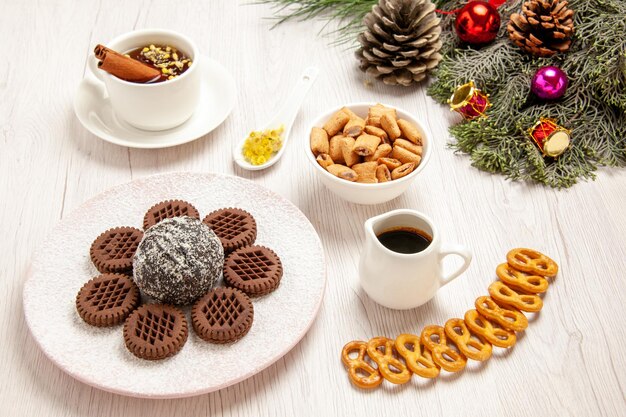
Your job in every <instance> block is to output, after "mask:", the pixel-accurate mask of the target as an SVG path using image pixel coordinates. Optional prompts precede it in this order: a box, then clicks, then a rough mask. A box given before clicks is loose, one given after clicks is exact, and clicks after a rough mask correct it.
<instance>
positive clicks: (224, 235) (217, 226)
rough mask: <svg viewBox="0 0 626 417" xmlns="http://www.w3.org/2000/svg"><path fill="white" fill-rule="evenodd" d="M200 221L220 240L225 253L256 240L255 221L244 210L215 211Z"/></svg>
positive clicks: (226, 209)
mask: <svg viewBox="0 0 626 417" xmlns="http://www.w3.org/2000/svg"><path fill="white" fill-rule="evenodd" d="M202 221H203V222H204V224H206V225H208V226H209V227H210V228H211V229H212V230H213V231H214V232H215V234H216V235H217V237H219V238H220V241H221V242H222V246H224V252H225V253H230V252H232V251H234V250H236V249H239V248H242V247H244V246H248V245H252V244H253V243H254V241H255V239H256V221H255V220H254V217H252V215H251V214H250V213H248V212H247V211H245V210H241V209H237V208H224V209H219V210H215V211H214V212H212V213H209V214H208V215H207V216H206V217H205V218H204V220H202Z"/></svg>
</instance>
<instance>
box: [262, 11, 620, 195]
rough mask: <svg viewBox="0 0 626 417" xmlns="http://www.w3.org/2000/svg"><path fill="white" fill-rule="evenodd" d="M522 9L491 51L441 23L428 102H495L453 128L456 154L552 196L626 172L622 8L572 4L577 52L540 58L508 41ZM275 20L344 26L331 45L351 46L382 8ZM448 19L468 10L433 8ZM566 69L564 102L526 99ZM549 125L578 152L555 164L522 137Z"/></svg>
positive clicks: (283, 15)
mask: <svg viewBox="0 0 626 417" xmlns="http://www.w3.org/2000/svg"><path fill="white" fill-rule="evenodd" d="M522 2H523V1H522V0H509V1H507V2H506V3H505V4H503V5H502V6H500V7H499V8H498V11H499V13H500V15H501V17H502V25H501V27H500V31H499V33H498V37H497V39H496V41H495V42H493V43H492V44H490V45H487V46H485V47H482V48H479V49H477V48H473V47H468V46H466V45H462V44H460V42H459V40H458V37H457V36H456V34H455V32H454V19H455V17H456V16H455V15H442V16H441V18H442V23H441V24H442V28H443V33H442V35H441V40H442V42H443V48H442V50H441V53H442V54H443V55H444V57H445V58H444V60H443V61H442V62H441V63H440V64H439V67H438V68H437V70H436V72H435V75H436V77H437V80H436V81H435V82H434V83H433V84H431V86H430V87H429V89H428V93H429V94H430V95H431V96H432V97H433V98H434V99H435V100H437V101H439V102H440V103H445V102H446V101H447V99H448V98H449V97H450V95H451V94H452V92H453V91H454V89H455V87H457V86H459V85H461V84H464V83H465V82H467V81H469V80H474V81H475V82H476V84H477V85H478V86H480V87H481V88H482V89H483V90H484V91H485V92H487V93H489V94H490V100H491V103H492V104H493V106H492V107H491V108H490V110H489V112H488V116H489V117H488V118H486V119H480V120H476V121H472V122H469V123H468V122H462V123H460V124H457V125H455V126H452V127H451V128H450V133H451V134H452V136H454V137H455V138H456V142H455V143H454V144H453V145H452V147H453V148H454V149H456V151H458V152H463V153H467V154H469V156H470V158H471V160H472V165H474V166H475V167H477V168H479V169H482V170H485V171H488V172H492V173H500V174H503V175H505V176H506V177H508V178H511V179H514V180H525V181H537V182H540V183H543V184H546V185H549V186H551V187H557V188H562V187H570V186H572V185H574V184H575V183H576V182H577V181H578V180H580V179H593V178H595V173H594V172H595V171H596V169H597V167H598V166H599V165H606V166H619V167H624V166H626V36H624V33H626V1H623V0H570V1H569V6H568V7H570V8H572V9H573V10H574V11H575V15H574V26H575V36H574V42H573V44H572V47H571V49H570V51H569V52H567V53H564V54H558V55H556V56H554V57H551V58H534V57H532V56H529V55H527V54H526V53H524V52H522V51H521V50H520V49H519V48H517V46H515V45H514V44H513V43H511V42H510V41H509V39H508V34H507V31H506V24H507V22H508V19H509V17H510V15H511V14H512V13H514V12H518V11H519V10H520V8H521V4H522ZM258 3H266V4H267V3H269V4H272V6H273V8H274V10H276V17H275V19H276V24H280V23H282V22H284V21H286V20H290V19H295V20H308V19H312V18H321V19H325V20H327V21H328V22H330V21H332V20H338V21H339V25H338V28H337V29H336V30H333V31H331V32H330V33H329V35H332V36H333V37H335V39H336V40H335V41H334V42H333V43H335V44H342V43H348V44H350V43H355V42H356V34H357V33H359V32H361V31H362V28H363V25H362V19H363V17H364V16H365V14H367V13H368V12H369V11H370V10H371V7H372V6H373V5H374V4H375V3H377V0H260V1H259V2H258ZM434 3H435V4H436V5H437V7H438V8H439V9H442V10H448V11H449V10H455V9H458V8H460V7H462V6H463V5H464V4H466V0H434ZM544 65H556V66H559V67H561V68H562V69H563V70H564V71H565V72H566V73H567V74H568V76H569V79H570V85H569V87H568V90H567V93H566V95H565V96H564V97H563V98H562V99H561V100H559V101H557V102H553V103H550V102H543V101H540V100H538V99H536V98H535V97H534V96H533V95H532V94H531V92H530V82H531V78H532V75H533V73H534V72H535V70H536V69H537V68H539V67H541V66H544ZM542 116H544V117H553V118H555V119H557V120H558V121H559V122H560V123H561V124H562V125H564V126H565V127H567V128H569V129H571V130H572V146H571V147H570V149H569V150H568V151H567V152H566V153H564V154H563V155H561V156H560V157H558V158H556V159H552V158H544V157H543V156H542V154H541V152H540V151H539V150H538V149H537V147H536V146H535V145H534V144H533V142H532V140H531V139H530V137H529V136H528V134H527V132H526V130H527V129H528V128H529V127H530V126H532V125H533V124H534V123H535V122H536V121H537V120H538V119H539V117H542Z"/></svg>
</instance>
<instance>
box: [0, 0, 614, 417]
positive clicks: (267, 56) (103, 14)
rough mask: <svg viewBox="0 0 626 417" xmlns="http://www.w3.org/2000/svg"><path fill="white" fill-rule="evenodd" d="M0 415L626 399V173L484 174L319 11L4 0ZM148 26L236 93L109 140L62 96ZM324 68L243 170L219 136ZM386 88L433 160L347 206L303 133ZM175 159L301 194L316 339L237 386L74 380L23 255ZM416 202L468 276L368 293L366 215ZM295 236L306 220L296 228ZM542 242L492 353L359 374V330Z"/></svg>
mask: <svg viewBox="0 0 626 417" xmlns="http://www.w3.org/2000/svg"><path fill="white" fill-rule="evenodd" d="M0 6H1V7H0V10H1V11H0V39H2V42H1V43H0V56H2V59H1V60H0V143H1V145H0V146H1V147H0V192H1V194H0V207H1V209H2V210H1V217H0V231H1V234H2V238H1V239H0V254H1V255H0V273H1V281H0V323H1V326H0V340H2V342H1V344H0V345H1V346H2V347H1V349H0V415H2V416H11V417H12V416H35V415H42V416H43V415H45V416H50V417H52V416H84V415H93V416H122V415H127V416H150V417H157V416H189V415H194V416H205V415H206V416H208V415H222V414H223V415H228V416H238V415H256V416H276V415H316V416H317V415H358V414H362V415H368V416H396V415H403V416H404V415H424V416H429V417H434V416H456V415H489V416H492V415H498V416H544V415H545V416H566V415H567V416H569V415H572V416H599V415H603V416H618V415H625V414H626V400H625V390H626V355H625V354H624V345H625V344H626V332H625V331H624V329H626V318H625V317H626V308H625V307H624V305H625V304H626V287H625V285H624V271H625V270H626V256H625V255H626V239H625V238H624V236H626V210H625V208H624V207H625V206H626V204H625V203H626V191H625V190H626V171H625V170H600V171H599V174H598V179H597V180H596V181H592V182H586V183H581V184H578V185H576V186H575V187H573V188H571V189H569V190H561V191H558V190H553V189H549V188H544V187H543V186H536V185H528V184H522V183H511V182H509V181H506V180H505V179H504V178H503V177H500V176H493V175H490V174H486V173H483V172H479V171H477V170H476V169H474V168H472V167H471V166H470V164H469V160H468V158H467V157H465V156H459V155H455V154H454V153H453V152H452V151H450V150H448V149H446V142H448V141H449V135H448V133H447V127H448V126H449V125H450V123H453V122H455V121H456V120H457V119H456V117H455V115H453V114H450V113H449V112H448V110H447V109H446V108H444V107H443V106H439V105H437V104H436V103H435V102H434V101H433V100H431V99H430V98H429V97H428V96H427V95H426V93H425V91H424V89H423V88H422V89H403V88H389V87H385V86H382V85H380V84H374V85H373V86H367V85H366V83H365V82H364V78H363V77H362V75H361V74H360V73H359V71H358V69H357V68H356V61H355V59H354V58H353V55H352V53H351V52H350V51H345V50H342V49H341V48H336V47H331V46H329V45H328V44H329V42H330V41H331V40H332V39H324V38H320V37H318V36H317V33H318V31H319V30H320V28H321V27H322V25H323V22H314V23H311V22H309V23H288V24H285V25H282V26H280V27H278V28H276V29H274V30H269V29H270V26H271V22H269V21H268V20H265V19H264V17H268V16H270V15H271V11H270V9H269V8H268V7H266V6H254V5H243V4H242V5H237V4H236V3H235V2H232V1H227V0H223V1H208V0H207V1H202V0H178V1H176V2H171V1H167V2H166V1H161V0H156V1H134V2H128V1H121V0H108V1H99V2H96V1H81V2H74V1H70V0H57V1H39V2H36V1H33V0H25V1H21V2H14V1H11V0H0ZM145 27H164V28H169V29H173V30H178V31H181V32H184V33H186V34H187V35H189V36H190V37H192V38H193V39H195V41H196V42H197V43H198V44H199V45H200V47H201V49H202V50H203V51H205V52H206V54H208V55H210V56H211V57H213V58H215V59H217V60H218V61H220V62H222V63H223V64H224V65H225V66H226V67H227V68H229V69H230V70H231V71H232V73H233V74H234V76H235V78H236V81H237V86H238V96H237V100H238V103H237V106H236V108H235V110H234V111H233V113H232V114H231V116H230V117H229V118H228V119H227V120H226V122H225V123H224V124H223V125H222V126H220V127H219V128H218V129H216V130H215V131H214V132H212V133H211V134H209V135H207V136H205V137H203V138H201V139H200V140H198V141H195V142H192V143H190V144H187V145H184V146H180V147H176V148H172V149H163V150H134V149H127V148H123V147H118V146H114V145H110V144H108V143H105V142H103V141H101V140H100V139H98V138H97V137H94V136H93V135H91V134H90V133H88V132H87V131H86V130H85V129H83V127H82V126H81V125H80V123H79V122H78V120H77V119H76V118H75V116H74V112H73V109H72V97H73V94H74V92H75V89H76V87H77V85H78V83H79V81H80V80H81V78H82V77H83V75H84V73H85V59H86V56H87V54H88V52H89V51H90V50H91V49H93V47H94V45H95V44H96V43H98V42H103V41H104V42H106V41H107V40H109V39H112V38H113V37H115V36H116V35H118V34H120V33H123V32H126V31H129V30H132V29H135V28H145ZM308 65H317V66H319V67H320V69H321V70H322V72H321V75H320V77H319V78H318V81H317V84H316V85H315V86H314V88H313V91H312V93H311V94H310V96H309V97H308V99H307V100H306V101H305V103H304V105H303V107H302V109H301V111H300V114H299V117H298V119H297V121H296V124H295V126H294V129H293V131H292V134H293V137H292V139H294V141H293V143H291V144H290V145H289V148H288V149H287V150H286V152H285V155H284V158H283V159H282V161H281V162H280V163H279V164H277V165H276V166H275V167H273V168H272V169H270V170H267V171H264V172H260V173H249V172H245V171H242V170H240V169H237V168H235V166H233V164H232V161H231V157H230V149H231V146H232V145H233V143H234V141H235V140H238V139H239V138H240V137H241V136H242V135H245V134H246V133H247V132H248V131H249V130H250V129H251V128H253V127H255V126H261V125H263V123H264V121H265V120H266V119H268V118H269V117H270V116H271V115H272V113H273V112H274V111H276V110H277V109H278V108H279V107H280V104H281V101H282V100H284V99H285V98H286V97H287V95H288V93H289V91H290V88H291V86H292V85H293V84H294V83H295V81H296V78H297V76H298V74H299V72H300V71H301V70H302V69H303V68H304V67H306V66H308ZM353 101H380V102H383V103H387V104H390V105H395V106H399V107H402V108H405V109H408V110H409V111H412V112H414V113H415V114H416V115H417V116H418V117H419V118H420V119H421V120H422V121H423V122H424V123H425V124H426V126H427V127H428V129H430V131H431V133H432V138H433V141H434V144H435V149H434V154H433V157H432V159H431V161H430V164H429V166H427V167H426V169H425V170H424V171H423V173H422V174H421V176H420V178H419V180H418V181H416V182H415V184H414V185H412V186H411V188H410V189H409V191H408V192H407V193H406V194H405V195H403V196H402V197H400V198H398V199H396V200H394V201H392V202H390V203H387V204H382V205H379V206H372V207H367V206H356V205H352V204H349V203H346V202H344V201H342V200H340V199H339V198H338V197H336V196H334V195H332V194H331V193H330V192H329V191H327V190H326V189H325V188H324V187H323V186H322V184H321V183H320V182H319V181H318V180H317V178H316V177H315V176H314V173H313V172H312V170H311V167H309V166H308V162H306V161H305V155H304V154H303V151H302V145H301V142H302V141H304V140H307V139H306V138H307V137H308V130H309V122H310V121H311V120H312V119H313V118H314V117H315V116H316V115H317V114H318V113H320V112H322V111H325V110H326V109H328V108H329V107H330V106H336V105H340V104H344V103H347V102H353ZM168 171H207V172H208V171H210V172H222V173H229V174H235V175H239V176H242V177H245V178H249V179H251V180H253V181H255V182H257V183H260V184H262V185H264V186H266V187H268V188H270V189H272V190H274V191H276V192H278V193H280V194H282V195H284V196H285V197H287V198H289V199H290V200H291V201H293V202H294V203H295V204H296V205H297V206H299V207H300V209H301V210H302V211H303V212H304V213H305V214H306V215H307V216H308V217H309V219H310V220H311V222H312V223H313V225H314V226H315V228H316V229H317V231H318V233H319V235H320V236H321V239H322V241H323V244H324V247H325V251H326V255H327V260H328V287H327V290H326V296H325V299H324V303H323V307H322V309H321V311H320V314H319V316H318V318H317V320H316V322H315V323H314V325H313V327H312V328H311V330H310V331H309V333H308V335H307V336H306V337H305V338H304V339H303V341H302V342H301V343H299V344H298V345H297V346H296V347H295V348H294V349H293V350H292V351H291V352H290V353H289V354H287V355H286V356H285V357H284V358H283V359H281V360H279V361H278V362H277V363H276V364H275V365H273V366H271V367H270V368H268V369H266V370H265V371H263V372H261V373H260V374H258V375H257V376H255V377H253V378H250V379H248V380H246V381H244V382H242V383H240V384H237V385H234V386H232V387H230V388H227V389H224V390H222V391H219V392H215V393H213V394H209V395H203V396H200V397H195V398H188V399H180V400H170V401H165V400H160V401H150V400H139V399H133V398H127V397H122V396H117V395H113V394H109V393H107V392H103V391H100V390H98V389H94V388H91V387H90V386H88V385H85V384H83V383H80V382H78V381H75V380H74V379H72V378H71V377H69V376H67V375H66V374H64V373H63V372H62V371H60V370H59V369H57V368H56V367H55V366H54V365H53V364H52V363H51V362H50V361H49V360H48V359H46V357H45V356H44V355H43V354H42V352H41V351H40V350H39V348H38V347H37V346H36V344H35V343H34V341H33V339H32V337H31V336H30V334H29V332H28V329H27V327H26V324H25V322H24V316H23V313H22V302H21V293H22V288H23V283H24V279H25V274H26V270H27V268H28V264H29V260H30V259H31V257H32V256H33V253H34V252H35V251H36V248H37V246H38V244H39V243H40V241H41V240H42V239H44V238H45V237H46V235H47V234H48V233H49V231H50V230H51V229H52V227H53V226H54V225H55V224H56V223H57V222H58V221H59V220H60V219H61V218H63V217H64V216H65V215H66V214H67V213H68V212H69V211H70V210H72V209H73V208H75V207H77V206H78V205H80V204H81V203H82V202H83V201H85V200H86V199H88V198H90V197H92V196H94V195H96V194H98V193H100V192H102V191H103V190H105V189H107V188H108V187H110V186H113V185H115V184H119V183H123V182H127V181H129V180H131V179H133V178H138V177H143V176H146V175H150V174H154V173H159V172H168ZM402 207H409V208H414V209H418V210H420V211H423V212H426V213H427V214H429V215H430V216H431V217H432V218H434V220H435V221H436V222H437V223H438V224H439V226H440V229H441V232H442V234H443V236H444V239H445V240H448V241H452V242H459V243H463V244H466V245H468V246H470V247H471V248H472V250H473V252H474V261H473V263H472V265H471V266H470V268H469V270H468V271H467V272H466V273H465V274H464V276H463V277H461V278H460V279H458V280H456V281H455V282H453V283H451V284H450V285H448V286H447V287H445V288H443V289H442V290H441V291H440V292H439V293H438V295H437V296H436V298H435V299H434V300H433V301H432V302H430V303H428V304H427V305H425V306H423V307H421V308H418V309H415V310H411V311H405V312H399V311H391V310H387V309H385V308H382V307H380V306H378V305H376V304H375V303H374V302H372V301H371V300H369V299H368V297H367V296H366V295H365V294H364V293H363V292H362V291H361V290H360V288H359V286H358V281H357V262H358V258H359V253H360V251H361V249H362V247H363V238H364V233H363V230H362V224H363V222H364V221H365V220H366V219H367V218H369V217H371V216H373V215H376V214H379V213H382V212H385V211H388V210H391V209H394V208H402ZM294 236H297V231H294ZM517 246H527V247H533V248H536V249H539V250H541V251H543V252H545V253H547V254H549V255H550V256H552V257H553V258H554V259H555V260H557V262H559V263H560V266H561V273H560V274H559V276H558V278H557V279H556V281H555V282H554V284H553V285H552V286H551V288H550V291H549V293H548V295H547V296H546V297H545V307H544V309H543V311H542V312H541V314H540V315H538V317H537V318H536V320H534V321H533V322H532V323H531V325H530V326H529V328H528V329H527V331H526V332H525V333H524V334H523V335H521V337H520V338H519V341H518V343H517V345H516V346H515V347H514V348H513V349H512V350H510V351H506V352H505V351H503V350H500V349H497V352H496V353H495V355H494V358H492V359H491V360H490V361H488V362H487V363H486V364H485V365H483V366H480V365H477V363H476V362H474V363H471V364H470V365H469V366H468V369H466V370H465V371H464V372H462V373H460V374H455V375H453V374H447V375H443V376H442V377H440V378H438V379H437V380H436V381H434V382H431V381H427V380H423V379H422V380H420V379H419V378H417V377H415V378H413V380H412V382H411V383H409V384H407V385H404V386H397V387H394V386H391V385H390V384H387V383H385V384H384V386H383V387H382V388H380V389H378V390H376V391H374V392H362V391H359V390H357V389H355V388H353V387H352V385H351V384H350V383H349V382H348V379H347V377H346V373H345V371H344V369H343V366H342V365H341V363H340V360H339V353H340V351H341V348H342V346H343V345H344V344H345V343H346V342H348V341H350V340H353V339H365V340H366V339H368V338H370V337H373V336H377V335H386V336H389V337H394V336H396V335H398V334H399V333H401V332H418V331H420V329H421V328H422V327H423V326H425V325H428V324H434V323H437V324H443V323H444V322H445V320H446V319H448V318H451V317H455V316H456V317H460V316H461V315H462V314H463V313H464V312H465V311H466V310H467V309H468V308H471V306H472V305H473V302H474V299H475V298H476V297H477V296H479V295H482V294H485V293H486V288H487V286H488V285H489V283H491V282H492V281H493V280H494V278H495V267H496V265H497V264H498V263H500V262H502V261H503V260H504V256H505V254H506V252H507V251H508V249H510V248H512V247H517Z"/></svg>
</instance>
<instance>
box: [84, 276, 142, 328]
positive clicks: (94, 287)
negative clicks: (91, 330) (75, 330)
mask: <svg viewBox="0 0 626 417" xmlns="http://www.w3.org/2000/svg"><path fill="white" fill-rule="evenodd" d="M138 305H139V289H138V288H137V286H136V285H135V283H134V282H133V281H132V280H131V279H130V277H128V276H126V275H122V274H102V275H98V276H97V277H95V278H93V279H91V280H89V281H87V283H86V284H85V285H83V287H82V288H81V289H80V291H79V292H78V295H77V296H76V310H78V314H79V315H80V317H81V318H82V319H83V320H85V321H86V322H87V324H91V325H92V326H97V327H108V326H115V325H117V324H121V323H122V322H123V321H124V320H125V319H126V317H128V315H129V314H130V313H131V312H132V311H133V310H134V309H136V308H137V306H138Z"/></svg>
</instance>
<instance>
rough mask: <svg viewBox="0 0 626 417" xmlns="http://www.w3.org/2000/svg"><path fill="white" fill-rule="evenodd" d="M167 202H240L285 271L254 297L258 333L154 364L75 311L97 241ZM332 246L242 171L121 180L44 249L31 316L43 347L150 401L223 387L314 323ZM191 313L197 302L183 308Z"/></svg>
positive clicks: (211, 206) (35, 270) (282, 350)
mask: <svg viewBox="0 0 626 417" xmlns="http://www.w3.org/2000/svg"><path fill="white" fill-rule="evenodd" d="M166 199H183V200H186V201H188V202H190V203H192V204H193V205H194V206H195V207H196V208H197V209H198V210H199V211H200V214H201V216H205V215H206V214H208V213H209V212H211V211H213V210H215V209H218V208H222V207H240V208H243V209H245V210H248V211H249V212H250V213H252V215H253V216H254V217H255V219H256V222H257V227H258V235H257V240H256V243H257V244H260V245H265V246H268V247H270V248H272V249H273V250H274V251H275V252H276V253H277V254H278V255H279V256H280V258H281V261H282V263H283V267H284V275H283V278H282V280H281V283H280V285H279V287H278V288H277V289H276V291H274V292H273V293H271V294H269V295H267V296H265V297H261V298H254V299H253V300H252V301H253V304H254V322H253V324H252V328H251V329H250V332H249V333H248V334H247V335H246V336H245V337H244V338H242V339H241V340H239V341H238V342H236V343H234V344H230V345H214V344H211V343H208V342H205V341H204V340H202V339H200V338H199V337H198V336H196V334H195V333H194V331H193V329H192V328H191V323H190V322H189V324H190V326H189V338H188V340H187V343H186V344H185V346H184V347H183V348H182V350H181V351H180V352H179V353H178V354H177V355H175V356H173V357H171V358H169V359H165V360H162V361H155V362H152V361H146V360H141V359H138V358H136V357H135V356H133V355H132V354H131V353H130V352H129V351H128V350H127V349H126V347H125V345H124V339H123V336H122V328H123V326H121V325H120V326H116V327H113V328H104V329H99V328H95V327H92V326H89V325H88V324H86V323H85V322H83V321H82V319H81V318H80V317H79V315H78V313H77V312H76V307H75V298H76V294H77V293H78V290H79V289H80V288H81V286H82V285H83V284H84V283H85V282H86V281H88V280H89V279H90V278H91V277H93V276H95V275H97V271H96V269H95V267H94V266H93V265H92V263H91V261H90V259H89V247H90V245H91V243H92V241H93V240H94V239H95V238H96V237H97V236H98V235H99V234H100V233H101V232H103V231H105V230H106V229H108V228H111V227H115V226H124V225H129V226H135V227H141V224H142V219H143V215H144V213H145V211H146V210H147V209H148V208H149V207H151V206H152V205H153V204H154V203H157V202H159V201H162V200H166ZM325 271H326V268H325V264H324V253H323V250H322V245H321V242H320V239H319V237H318V235H317V233H316V232H315V229H314V228H313V226H312V225H311V223H309V221H308V220H307V218H306V217H305V216H304V214H302V212H301V211H300V210H298V208H297V207H296V206H294V205H293V204H292V203H290V202H289V201H288V200H286V199H285V198H283V197H281V196H279V195H278V194H275V193H274V192H272V191H269V190H267V189H265V188H263V187H261V186H260V185H257V184H255V183H253V182H250V181H248V180H244V179H242V178H238V177H231V176H226V175H217V174H200V173H176V174H163V175H157V176H153V177H148V178H145V179H140V180H136V181H133V182H130V183H127V184H123V185H119V186H116V187H114V188H111V189H110V190H108V191H106V192H104V193H102V194H100V195H98V196H96V197H94V198H92V199H91V200H89V201H87V202H85V203H84V204H83V205H81V206H80V207H79V208H77V209H76V210H75V211H74V212H72V213H71V214H69V215H68V216H66V217H65V218H64V219H63V220H62V221H61V222H60V223H59V225H58V226H57V227H56V228H55V229H54V230H53V231H52V233H51V235H50V236H49V237H48V239H47V240H46V241H45V242H44V243H43V244H42V245H41V247H40V248H39V249H38V250H37V251H36V253H35V257H34V259H33V261H32V265H31V268H30V270H29V276H28V279H27V281H26V284H25V285H24V294H23V296H24V313H25V316H26V322H27V323H28V326H29V327H30V330H31V332H32V335H33V337H34V339H35V340H36V341H37V343H38V344H39V346H40V347H41V349H42V350H43V351H44V353H45V354H46V355H47V356H48V357H49V358H50V359H51V360H52V361H53V362H54V363H55V364H56V365H58V366H59V367H60V368H61V369H62V370H64V371H65V372H67V373H68V374H70V375H72V376H73V377H75V378H76V379H78V380H80V381H83V382H85V383H87V384H90V385H93V386H95V387H98V388H101V389H103V390H107V391H111V392H115V393H119V394H123V395H130V396H136V397H150V398H176V397H186V396H192V395H198V394H203V393H207V392H211V391H215V390H218V389H221V388H224V387H227V386H229V385H232V384H235V383H237V382H239V381H242V380H244V379H246V378H248V377H250V376H252V375H254V374H256V373H258V372H260V371H261V370H263V369H265V368H266V367H268V366H269V365H271V364H272V363H274V362H275V361H276V360H278V359H279V358H281V357H282V356H283V355H285V354H286V353H287V352H289V350H290V349H291V348H293V347H294V346H295V345H296V344H297V343H298V341H300V339H302V337H304V335H305V333H306V332H307V330H308V329H309V328H310V326H311V324H312V323H313V320H314V319H315V316H316V315H317V312H318V310H319V307H320V305H321V301H322V297H323V294H324V288H325V284H326V272H325ZM184 310H185V312H186V313H187V320H188V321H189V320H190V317H189V310H190V308H189V307H187V308H184Z"/></svg>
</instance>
